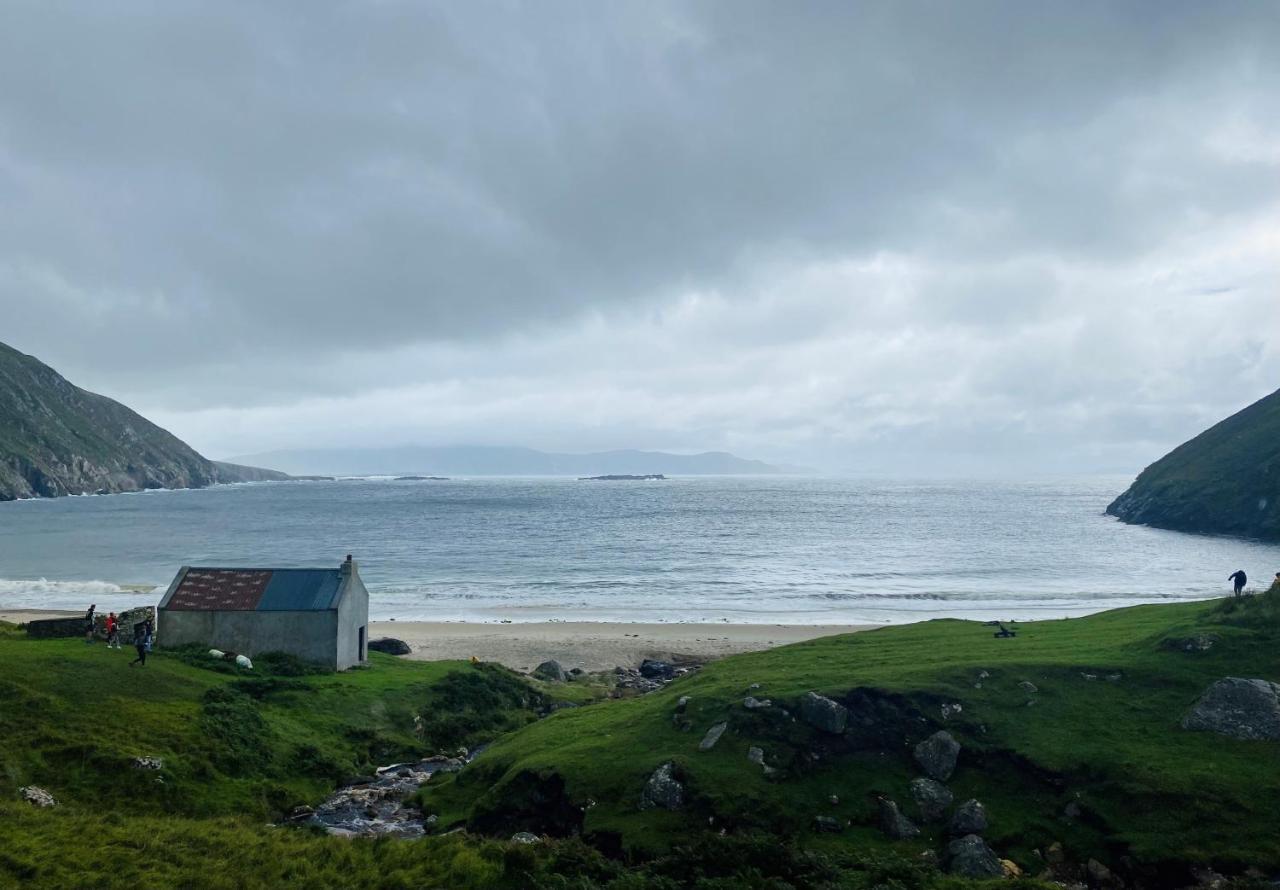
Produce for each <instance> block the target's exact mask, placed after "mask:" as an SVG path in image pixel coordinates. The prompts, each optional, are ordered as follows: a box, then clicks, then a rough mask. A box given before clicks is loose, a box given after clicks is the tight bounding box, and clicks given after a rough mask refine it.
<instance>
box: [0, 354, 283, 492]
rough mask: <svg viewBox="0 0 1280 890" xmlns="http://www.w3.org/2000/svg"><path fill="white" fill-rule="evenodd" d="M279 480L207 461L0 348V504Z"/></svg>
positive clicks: (120, 409) (49, 370) (111, 404)
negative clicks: (3, 501)
mask: <svg viewBox="0 0 1280 890" xmlns="http://www.w3.org/2000/svg"><path fill="white" fill-rule="evenodd" d="M286 478H288V477H287V476H286V475H285V474H284V473H276V472H275V471H272V470H258V469H256V468H252V467H237V466H235V465H232V464H217V463H214V462H213V461H210V460H207V459H205V458H204V457H202V456H201V455H200V454H198V453H197V452H196V451H195V450H194V449H192V448H191V447H190V446H188V445H187V444H186V443H184V442H182V441H181V440H180V439H178V438H177V437H176V436H174V435H172V434H171V433H169V432H167V431H166V430H163V429H161V428H160V427H158V426H156V425H155V424H153V423H151V422H150V421H148V420H147V419H146V418H144V417H142V416H141V415H139V414H137V413H136V412H134V411H131V410H129V409H128V408H126V407H125V406H124V405H121V404H120V403H119V402H115V401H113V400H111V399H108V398H106V397H105V396H100V395H96V394H94V393H91V392H86V391H85V390H83V389H80V388H79V387H77V386H74V385H72V384H71V383H70V382H68V381H67V380H66V379H65V378H63V377H62V375H60V374H59V373H58V372H57V371H55V370H53V369H52V368H50V367H49V366H47V365H45V364H43V363H42V362H40V361H39V360H37V359H35V358H32V357H31V356H29V355H24V354H23V353H21V352H18V351H17V350H16V349H13V348H11V347H9V346H6V345H5V344H3V343H0V500H13V499H15V498H28V497H57V496H60V495H67V494H91V493H95V492H118V491H139V490H142V489H147V488H202V487H204V486H207V485H213V484H216V483H219V482H242V481H258V480H262V479H286Z"/></svg>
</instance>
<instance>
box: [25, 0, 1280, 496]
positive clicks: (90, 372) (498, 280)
mask: <svg viewBox="0 0 1280 890" xmlns="http://www.w3.org/2000/svg"><path fill="white" fill-rule="evenodd" d="M269 6H270V5H269V4H253V3H239V2H226V0H219V2H213V3H207V4H205V3H190V2H179V0H157V2H154V3H133V2H124V0H117V2H112V3H83V4H63V3H58V2H52V0H33V2H15V0H8V2H5V3H4V4H3V6H2V7H0V318H2V319H3V322H2V324H0V340H3V341H4V342H7V343H9V344H10V345H12V346H15V347H16V348H18V349H21V350H23V351H24V352H29V353H32V354H34V355H36V356H38V357H40V358H41V359H42V360H44V361H46V362H48V363H49V364H51V365H53V366H54V367H56V368H57V369H58V370H60V371H62V372H63V373H64V374H66V375H67V376H68V377H70V378H71V379H72V380H73V381H74V382H76V383H78V384H79V385H81V386H84V387H86V388H88V389H93V390H96V391H99V392H103V393H105V394H108V395H110V396H112V397H115V398H118V399H120V400H122V401H124V402H125V403H126V404H128V405H130V406H131V407H133V408H135V409H137V410H139V411H141V412H143V413H144V414H146V415H147V416H149V417H151V418H152V419H154V420H156V421H157V422H159V423H161V424H163V425H164V426H166V427H168V428H169V429H171V430H172V431H174V432H175V433H177V434H178V435H179V436H181V437H183V438H185V439H186V440H187V441H189V442H190V443H191V444H193V445H194V446H196V447H197V448H199V449H200V450H202V451H204V452H205V453H206V454H209V455H210V456H214V457H224V456H229V455H234V454H240V453H246V452H255V451H263V450H268V449H273V448H282V447H292V446H317V445H344V446H346V445H359V444H369V445H376V444H408V443H423V444H459V443H481V444H523V445H530V446H533V447H542V448H548V449H557V450H591V449H597V448H610V447H640V448H658V449H667V450H676V451H691V450H708V449H726V450H731V451H734V452H736V453H738V454H741V455H743V456H748V457H758V458H763V459H771V460H780V461H790V462H796V463H803V464H808V465H811V466H816V467H819V468H822V469H827V470H833V471H852V472H877V473H916V472H926V471H929V472H977V471H1009V472H1020V473H1022V472H1037V471H1054V472H1062V471H1067V472H1072V471H1080V472H1092V471H1118V472H1124V473H1129V472H1136V471H1137V470H1138V469H1140V468H1141V467H1142V466H1143V465H1144V464H1146V463H1149V462H1150V461H1151V460H1153V459H1155V458H1156V457H1158V456H1159V455H1160V454H1161V453H1163V452H1164V451H1166V450H1167V449H1168V448H1169V447H1171V446H1173V445H1175V444H1177V443H1178V442H1179V441H1181V440H1182V439H1184V438H1186V437H1187V436H1189V435H1191V434H1193V433H1195V432H1198V431H1199V430H1200V429H1201V428H1203V427H1204V426H1205V425H1207V424H1208V423H1210V422H1212V421H1214V420H1217V419H1219V418H1220V417H1222V416H1225V414H1227V413H1230V412H1232V411H1234V410H1237V409H1238V408H1240V407H1243V406H1244V405H1245V404H1247V403H1249V402H1251V401H1253V400H1254V399H1256V398H1258V397H1260V396H1262V395H1264V394H1266V393H1268V392H1270V391H1272V390H1274V389H1276V388H1277V387H1280V259H1278V258H1280V52H1278V51H1277V49H1276V48H1277V47H1280V4H1276V3H1274V2H1257V3H1248V2H1222V3H1207V2H1194V3H1181V2H1174V0H1159V2H1156V0H1153V2H1146V3H1137V2H1132V3H1120V2H1107V3H1090V2H1080V0H1071V2H1062V3H1047V2H1046V3H1040V2H1037V3H1025V2H1020V0H1009V2H1006V3H983V2H964V3H938V2H929V3H919V4H917V3H909V2H900V0H891V2H884V3H865V2H830V3H827V2H803V3H792V2H772V3H751V2H743V0H733V2H705V0H701V2H683V3H665V2H656V0H637V2H609V3H600V2H594V0H591V2H588V0H583V2H575V3H562V2H550V0H537V2H529V3H518V2H483V0H479V2H472V0H468V2H453V3H448V4H430V3H403V4H402V3H396V2H342V3H320V2H314V3H308V4H306V6H305V9H303V8H302V7H300V6H299V5H297V4H287V3H279V4H275V8H274V9H271V8H268V7H269Z"/></svg>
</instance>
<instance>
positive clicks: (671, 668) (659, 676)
mask: <svg viewBox="0 0 1280 890" xmlns="http://www.w3.org/2000/svg"><path fill="white" fill-rule="evenodd" d="M675 674H676V666H675V665H674V664H671V663H670V662H666V661H658V660H656V659H653V658H646V659H645V660H644V661H642V662H640V676H642V677H645V678H647V679H649V680H670V679H671V678H672V677H674V676H675Z"/></svg>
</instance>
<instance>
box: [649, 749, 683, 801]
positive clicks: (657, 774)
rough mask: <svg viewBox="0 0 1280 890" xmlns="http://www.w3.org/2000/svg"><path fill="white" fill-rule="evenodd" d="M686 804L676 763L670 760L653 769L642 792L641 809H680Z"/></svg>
mask: <svg viewBox="0 0 1280 890" xmlns="http://www.w3.org/2000/svg"><path fill="white" fill-rule="evenodd" d="M683 806H684V785H683V784H682V783H681V782H680V780H679V779H678V778H677V777H676V767H675V764H674V763H671V762H670V761H668V762H667V763H664V764H662V766H660V767H658V768H657V769H656V770H654V771H653V775H651V776H649V781H648V782H646V783H645V786H644V791H642V792H641V794H640V809H642V810H652V809H663V810H678V809H680V808H681V807H683Z"/></svg>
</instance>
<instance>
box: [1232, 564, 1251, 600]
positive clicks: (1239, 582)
mask: <svg viewBox="0 0 1280 890" xmlns="http://www.w3.org/2000/svg"><path fill="white" fill-rule="evenodd" d="M1227 580H1228V581H1232V582H1234V583H1235V585H1236V596H1239V595H1240V592H1241V591H1242V590H1244V586H1245V585H1246V584H1248V583H1249V576H1248V575H1246V574H1245V573H1244V569H1236V570H1235V571H1234V572H1232V573H1231V574H1230V575H1228V576H1227Z"/></svg>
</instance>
